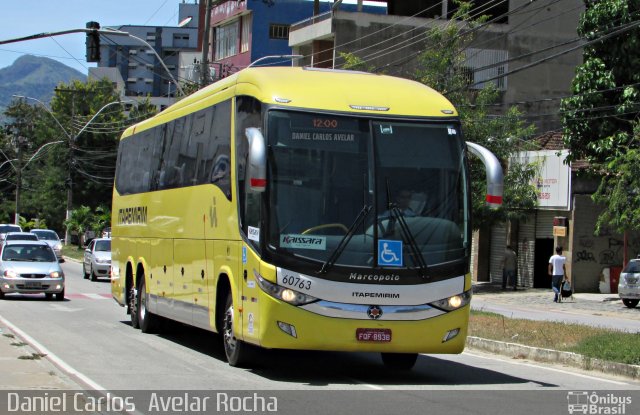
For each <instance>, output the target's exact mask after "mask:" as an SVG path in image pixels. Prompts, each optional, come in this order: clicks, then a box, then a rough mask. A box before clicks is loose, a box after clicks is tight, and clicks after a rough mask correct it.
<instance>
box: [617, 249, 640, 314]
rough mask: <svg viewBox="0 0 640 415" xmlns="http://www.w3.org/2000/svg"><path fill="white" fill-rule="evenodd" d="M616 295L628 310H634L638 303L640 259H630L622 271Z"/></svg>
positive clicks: (639, 293)
mask: <svg viewBox="0 0 640 415" xmlns="http://www.w3.org/2000/svg"><path fill="white" fill-rule="evenodd" d="M618 295H619V296H620V298H621V299H622V302H623V303H624V305H626V306H627V307H629V308H634V307H635V306H637V305H638V302H640V259H632V260H631V261H629V262H628V263H627V266H626V267H624V269H623V270H622V273H621V274H620V280H619V281H618Z"/></svg>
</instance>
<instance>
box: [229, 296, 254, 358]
mask: <svg viewBox="0 0 640 415" xmlns="http://www.w3.org/2000/svg"><path fill="white" fill-rule="evenodd" d="M224 310H225V311H224V320H223V322H222V341H223V343H224V354H225V355H226V357H227V362H229V365H231V366H237V367H242V366H244V365H246V364H247V363H248V362H249V360H250V356H249V354H250V346H249V345H248V344H246V343H245V342H243V341H242V340H239V339H237V338H236V336H235V334H234V332H233V296H232V295H231V290H229V293H228V294H227V299H226V302H225V307H224Z"/></svg>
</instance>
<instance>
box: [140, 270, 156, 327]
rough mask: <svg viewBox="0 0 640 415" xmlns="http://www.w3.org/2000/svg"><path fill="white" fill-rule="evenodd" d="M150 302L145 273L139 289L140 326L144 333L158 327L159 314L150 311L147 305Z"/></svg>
mask: <svg viewBox="0 0 640 415" xmlns="http://www.w3.org/2000/svg"><path fill="white" fill-rule="evenodd" d="M148 304H149V296H148V295H147V289H146V283H145V278H144V275H143V276H142V281H140V288H139V289H138V306H137V307H136V309H137V314H138V326H140V330H142V332H143V333H153V332H154V331H155V330H156V329H157V327H158V316H156V315H155V314H153V313H151V312H149V309H148V308H147V305H148Z"/></svg>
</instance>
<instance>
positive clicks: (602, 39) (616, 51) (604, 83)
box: [561, 0, 640, 169]
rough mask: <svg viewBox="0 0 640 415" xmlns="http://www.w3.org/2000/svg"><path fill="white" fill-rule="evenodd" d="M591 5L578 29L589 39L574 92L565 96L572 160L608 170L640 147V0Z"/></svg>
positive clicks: (612, 0)
mask: <svg viewBox="0 0 640 415" xmlns="http://www.w3.org/2000/svg"><path fill="white" fill-rule="evenodd" d="M585 6H586V9H585V11H584V13H583V15H582V16H581V18H580V22H579V25H578V34H579V35H580V36H582V37H583V38H585V40H587V42H588V43H587V45H585V47H584V52H583V62H584V63H583V64H582V65H580V66H578V68H577V69H576V76H575V78H574V80H573V84H572V92H573V95H572V96H571V97H569V98H566V99H564V100H563V101H562V106H561V109H562V115H563V125H564V140H565V145H566V147H567V148H568V149H569V151H570V154H569V160H571V161H574V160H583V159H584V160H587V161H589V162H590V163H591V165H592V167H593V168H594V169H601V168H605V169H606V168H607V163H608V162H610V161H612V160H613V159H615V158H616V157H618V156H620V155H622V154H624V153H626V151H627V150H628V149H629V148H634V147H637V146H638V144H637V140H635V139H634V134H633V130H634V124H633V123H634V120H635V118H636V117H637V114H638V112H639V111H640V89H639V88H640V85H639V84H638V81H640V72H639V70H638V69H640V53H639V49H638V47H639V46H640V27H638V25H637V20H638V17H639V16H640V1H638V0H608V1H599V2H595V1H585ZM616 165H617V164H616Z"/></svg>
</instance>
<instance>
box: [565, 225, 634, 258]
mask: <svg viewBox="0 0 640 415" xmlns="http://www.w3.org/2000/svg"><path fill="white" fill-rule="evenodd" d="M607 236H608V238H607V239H606V241H607V248H605V249H602V250H601V251H599V252H598V254H597V255H596V253H595V252H596V251H595V250H594V246H595V245H596V242H595V240H594V239H593V238H592V237H590V236H581V237H580V238H578V245H579V247H580V248H581V249H580V250H578V251H577V252H576V253H575V259H576V262H594V263H598V264H600V265H604V266H611V265H619V264H622V260H623V258H622V257H623V254H624V252H623V250H624V241H623V240H621V239H618V238H615V237H612V236H611V233H610V232H607ZM627 250H628V252H629V253H630V254H632V255H635V254H637V253H638V252H640V238H634V239H632V240H631V241H629V242H628V245H627Z"/></svg>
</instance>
